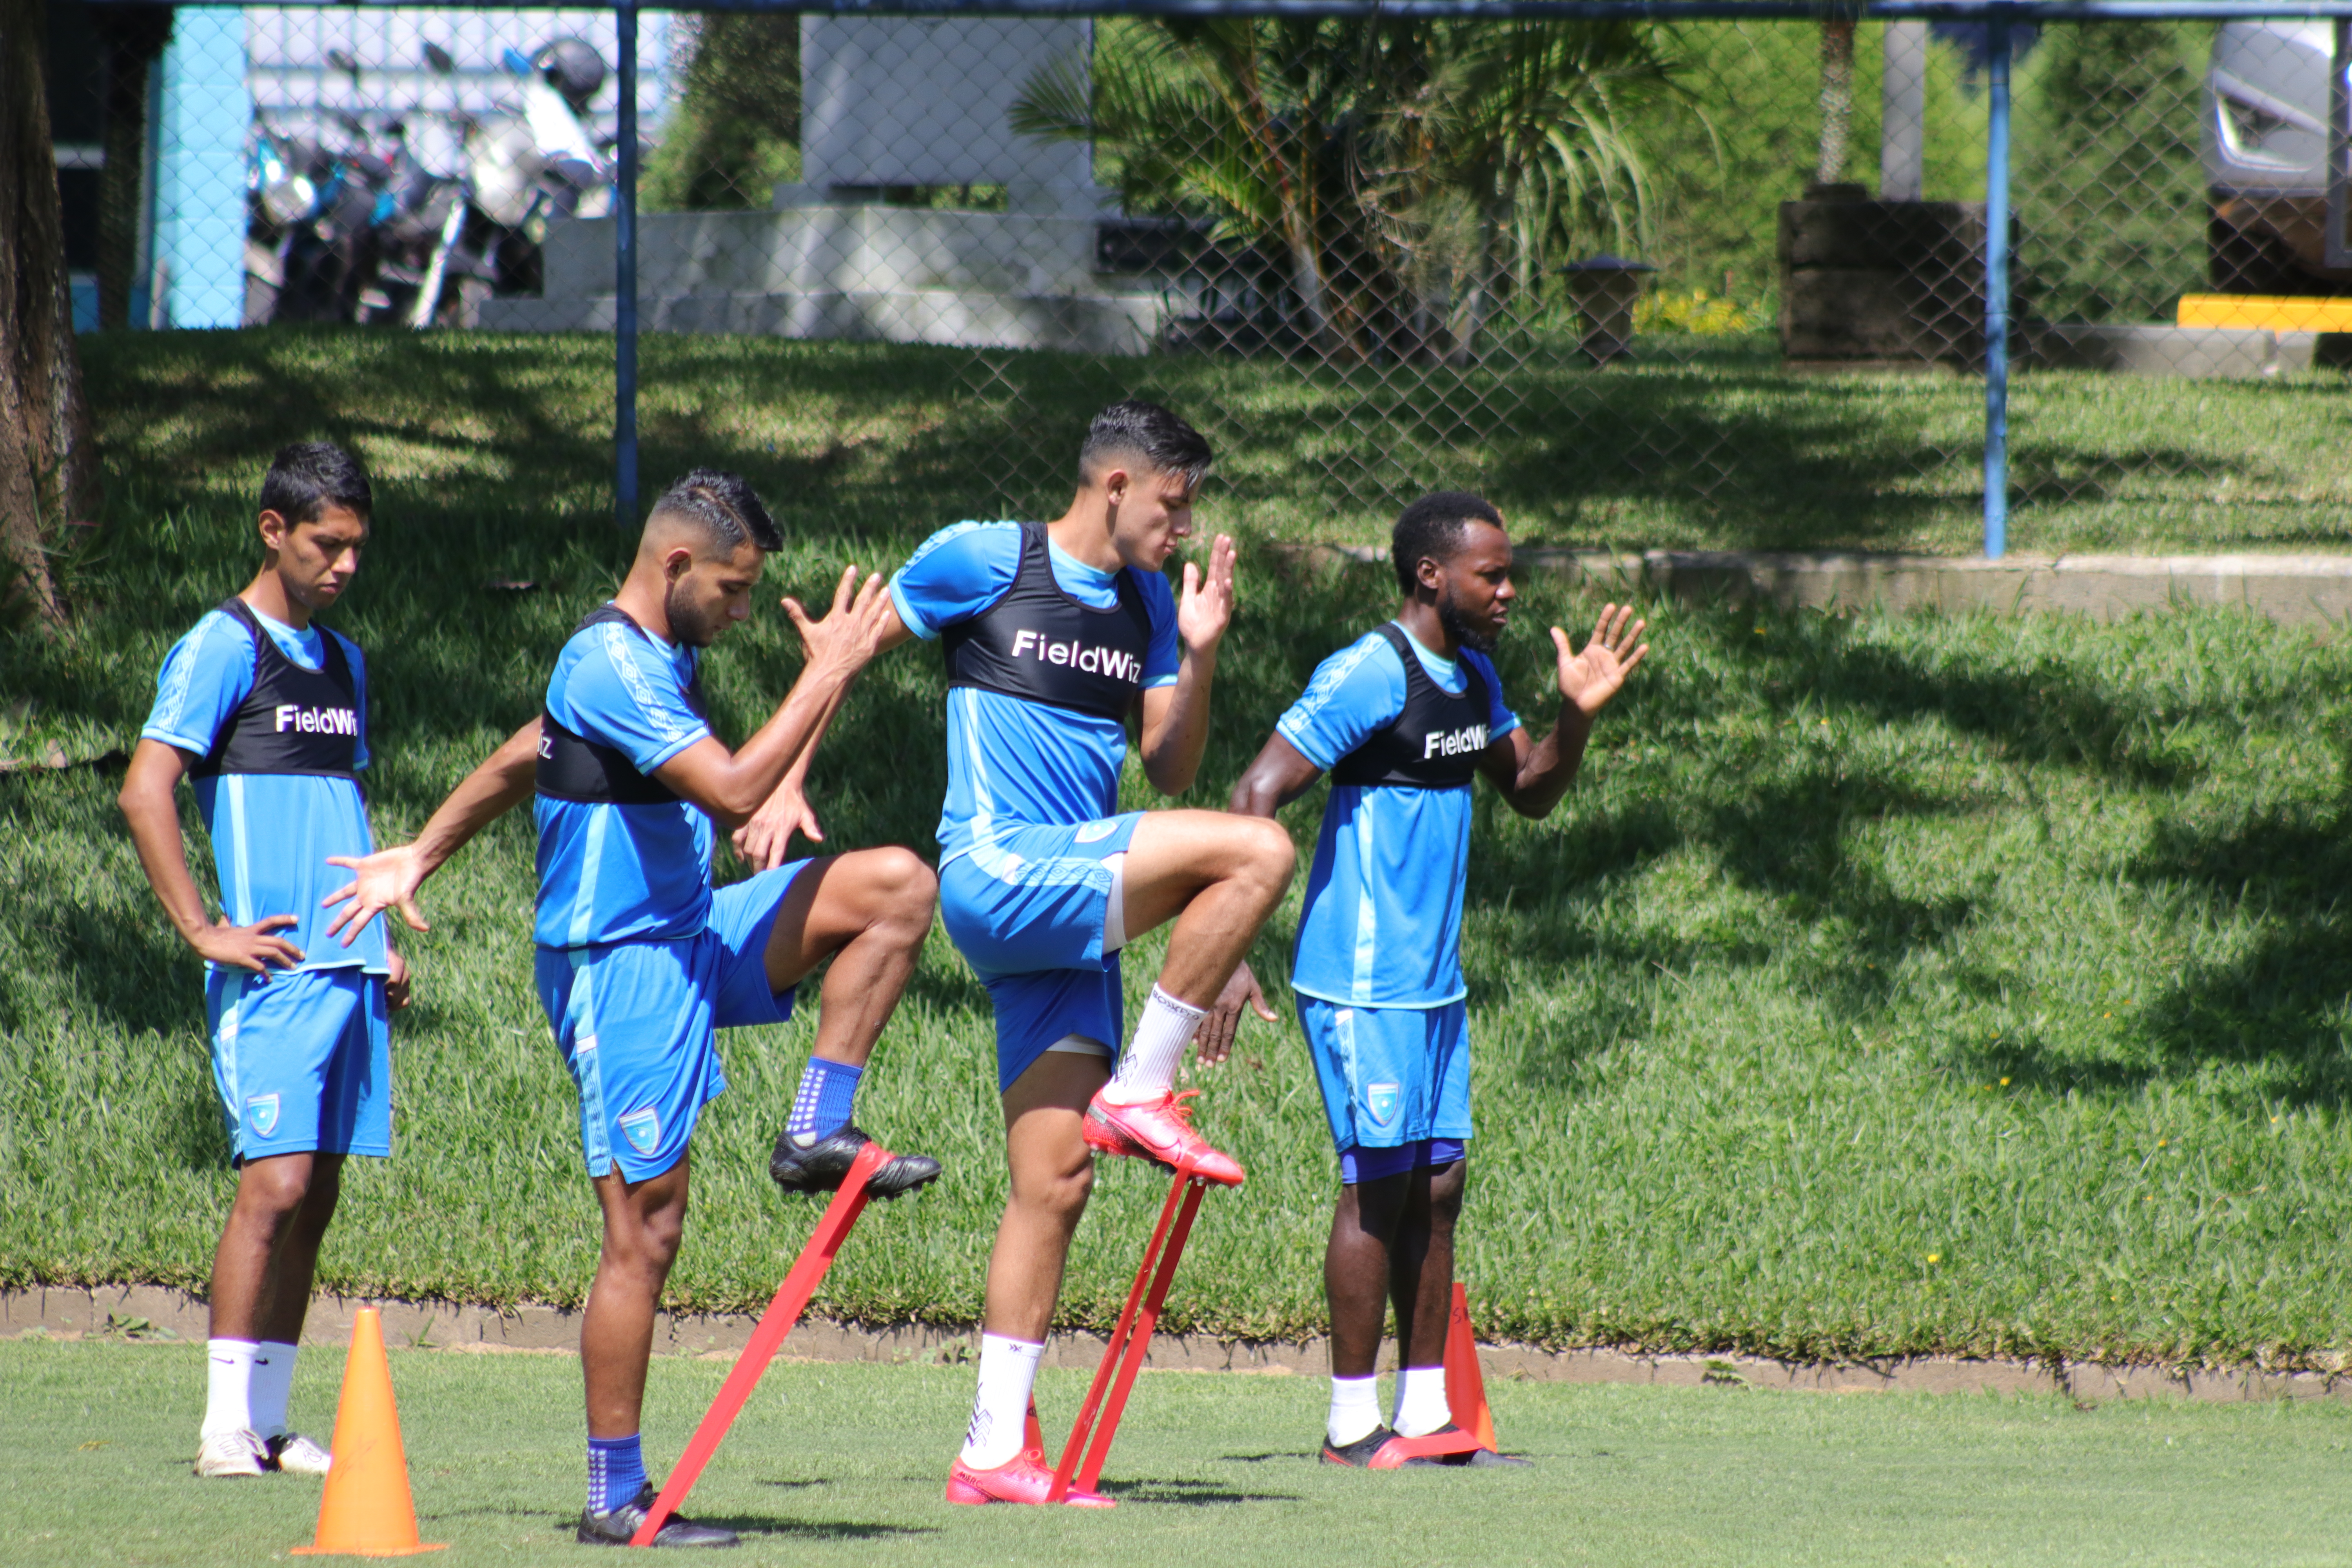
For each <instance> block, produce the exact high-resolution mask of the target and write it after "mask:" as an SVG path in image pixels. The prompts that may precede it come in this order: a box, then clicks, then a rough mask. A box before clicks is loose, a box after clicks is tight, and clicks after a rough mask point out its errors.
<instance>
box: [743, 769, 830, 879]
mask: <svg viewBox="0 0 2352 1568" xmlns="http://www.w3.org/2000/svg"><path fill="white" fill-rule="evenodd" d="M795 833H797V834H799V835H800V836H801V837H803V838H805V839H807V840H808V841H809V842H810V843H812V844H822V843H824V828H822V827H820V826H817V820H816V813H815V812H814V810H812V809H811V808H810V806H809V803H808V799H807V797H806V796H804V795H802V794H801V792H800V789H799V787H798V786H797V785H795V784H793V782H792V781H791V780H790V779H786V780H785V781H784V782H783V783H782V784H778V785H777V786H776V793H775V794H773V795H770V796H769V797H768V799H767V803H766V804H765V805H761V807H760V809H759V810H757V811H755V812H753V813H752V814H751V820H750V821H749V822H746V823H745V824H744V825H743V826H740V827H739V828H737V829H736V830H735V833H734V837H733V839H732V842H733V844H734V846H735V853H736V854H737V855H738V856H740V858H742V861H743V863H744V864H745V865H746V866H749V867H751V869H753V870H754V871H772V870H774V869H775V868H777V867H779V866H781V865H782V864H783V863H784V852H785V851H786V850H788V849H790V848H791V847H792V843H793V834H795Z"/></svg>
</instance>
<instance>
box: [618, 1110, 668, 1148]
mask: <svg viewBox="0 0 2352 1568" xmlns="http://www.w3.org/2000/svg"><path fill="white" fill-rule="evenodd" d="M620 1127H621V1136H622V1137H624V1138H626V1139H627V1140H628V1141H629V1147H630V1148H632V1149H635V1151H636V1152H638V1153H640V1154H650V1153H652V1152H654V1151H655V1150H656V1148H658V1147H660V1145H661V1114H660V1112H658V1111H656V1110H654V1108H653V1107H652V1106H650V1105H648V1106H646V1108H645V1109H644V1110H632V1111H630V1112H629V1113H628V1114H627V1115H626V1116H624V1117H622V1118H621V1121H620Z"/></svg>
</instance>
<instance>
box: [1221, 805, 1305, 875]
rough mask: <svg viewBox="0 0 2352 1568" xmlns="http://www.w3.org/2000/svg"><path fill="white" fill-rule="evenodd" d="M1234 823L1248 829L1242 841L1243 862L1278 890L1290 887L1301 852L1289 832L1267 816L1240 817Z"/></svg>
mask: <svg viewBox="0 0 2352 1568" xmlns="http://www.w3.org/2000/svg"><path fill="white" fill-rule="evenodd" d="M1234 822H1235V825H1236V826H1240V827H1242V828H1244V829H1245V831H1244V832H1243V833H1242V835H1241V840H1240V841H1241V846H1242V858H1243V863H1244V865H1246V866H1247V867H1248V868H1249V869H1251V870H1252V871H1254V872H1255V873H1256V874H1257V875H1258V876H1259V877H1261V878H1263V879H1265V880H1266V881H1267V882H1269V883H1271V884H1272V885H1273V886H1274V887H1275V888H1276V889H1277V890H1279V889H1284V888H1287V887H1288V886H1290V878H1291V873H1292V872H1294V871H1295V870H1297V866H1298V850H1297V847H1296V846H1295V845H1293V844H1292V843H1291V842H1290V834H1289V831H1288V830H1287V829H1286V828H1285V827H1284V826H1282V824H1280V823H1278V822H1276V821H1274V820H1272V819H1271V818H1268V817H1264V816H1244V817H1236V818H1235V819H1234Z"/></svg>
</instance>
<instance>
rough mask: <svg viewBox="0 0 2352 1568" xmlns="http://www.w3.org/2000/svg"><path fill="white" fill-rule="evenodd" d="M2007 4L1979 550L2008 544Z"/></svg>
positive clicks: (1999, 14)
mask: <svg viewBox="0 0 2352 1568" xmlns="http://www.w3.org/2000/svg"><path fill="white" fill-rule="evenodd" d="M2009 21H2010V18H2009V7H2008V6H2006V5H1995V6H1993V7H1992V9H1991V12H1990V16H1988V18H1987V23H1988V26H1987V27H1986V32H1987V35H1988V36H1987V37H1986V40H1985V42H1986V45H1987V47H1988V49H1989V51H1990V56H1991V58H1990V61H1989V72H1990V80H1989V87H1990V93H1989V95H1988V96H1989V100H1990V101H1989V102H1988V104H1987V108H1988V110H1990V114H1989V116H1988V123H1987V125H1986V127H1985V437H1984V552H1985V558H1986V559H1987V560H1989V561H1998V560H2000V558H2001V556H2002V555H2003V554H2004V553H2005V552H2007V551H2008V549H2009V46H2010V37H2009Z"/></svg>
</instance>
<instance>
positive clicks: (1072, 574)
mask: <svg viewBox="0 0 2352 1568" xmlns="http://www.w3.org/2000/svg"><path fill="white" fill-rule="evenodd" d="M1209 460H1210V452H1209V444H1208V443H1207V442H1206V441H1205V440H1203V439H1202V437H1201V435H1200V433H1199V432H1198V431H1196V430H1194V429H1193V428H1192V426H1190V425H1188V424H1186V423H1185V422H1184V421H1183V420H1182V419H1181V418H1179V417H1178V416H1176V415H1174V414H1172V413H1171V412H1169V411H1168V410H1167V409H1165V408H1162V407H1160V406H1159V405H1156V404H1150V403H1142V402H1126V403H1120V404H1116V405H1113V406H1111V407H1109V408H1106V409H1104V410H1103V411H1102V412H1101V413H1100V414H1098V415H1097V416H1095V419H1094V421H1093V423H1092V425H1091V426H1089V428H1088V430H1087V437H1086V441H1085V444H1084V446H1083V447H1081V448H1080V450H1079V454H1078V488H1077V492H1076V496H1075V497H1074V498H1073V499H1072V500H1071V502H1070V507H1069V510H1067V511H1066V512H1065V513H1063V515H1062V516H1061V517H1059V518H1057V519H1055V521H1052V522H1047V523H1038V522H964V523H959V524H957V525H956V526H954V527H952V528H948V529H945V530H942V531H940V532H938V533H935V534H933V535H932V536H931V537H930V538H929V539H928V540H926V541H925V542H924V543H923V544H922V546H921V548H919V550H917V551H916V552H915V554H914V556H913V558H912V559H911V560H909V561H908V563H907V564H906V566H905V567H904V568H903V569H901V570H900V571H899V573H898V575H897V576H896V577H894V578H893V579H892V580H891V584H890V598H891V610H890V616H891V622H892V624H891V625H890V626H889V627H888V629H887V631H886V632H885V633H884V635H883V646H885V647H891V646H895V645H896V644H898V643H902V642H905V641H907V640H908V639H909V638H912V637H921V638H923V639H924V640H926V641H933V640H936V641H938V642H940V644H942V645H943V647H944V648H945V651H946V654H947V665H948V677H949V686H950V690H949V692H948V726H947V731H948V794H947V802H946V805H945V808H944V810H943V812H942V813H941V816H940V915H941V918H942V919H943V920H944V921H945V922H946V925H947V928H948V934H949V935H950V936H951V937H952V938H953V939H954V940H955V943H956V946H957V948H958V949H959V950H960V951H961V952H962V953H963V955H964V957H965V959H966V960H968V961H969V962H970V963H971V966H972V968H973V969H974V970H976V971H977V972H978V973H979V974H980V977H981V979H982V983H983V984H985V985H986V986H987V988H988V994H989V997H990V1000H991V1001H992V1003H993V1004H994V1005H995V1012H996V1055H997V1087H998V1089H999V1090H1000V1092H1001V1094H1002V1097H1003V1109H1004V1127H1005V1145H1006V1156H1007V1160H1008V1163H1010V1165H1011V1168H1012V1178H1013V1180H1012V1196H1011V1199H1010V1201H1009V1202H1008V1203H1007V1204H1006V1205H1005V1210H1004V1217H1003V1222H1002V1223H1001V1224H1000V1225H999V1226H998V1227H997V1232H996V1245H995V1248H994V1250H993V1251H992V1253H991V1255H990V1257H989V1265H988V1295H987V1307H986V1312H985V1317H984V1319H983V1321H982V1329H983V1333H982V1339H981V1352H980V1387H979V1392H978V1395H977V1397H976V1399H975V1401H974V1405H973V1411H972V1418H971V1426H970V1428H969V1429H968V1431H967V1433H966V1436H965V1441H964V1446H963V1449H962V1452H961V1454H960V1455H959V1456H958V1457H957V1458H956V1460H955V1462H954V1464H953V1466H952V1468H950V1474H949V1480H948V1492H947V1495H948V1499H949V1500H950V1501H951V1502H959V1503H988V1502H1019V1503H1036V1502H1043V1501H1044V1500H1045V1492H1046V1490H1047V1489H1048V1487H1049V1486H1050V1485H1051V1483H1052V1480H1053V1477H1052V1474H1051V1472H1049V1471H1048V1470H1046V1469H1045V1467H1044V1466H1043V1465H1042V1464H1041V1463H1040V1462H1039V1458H1040V1457H1039V1456H1038V1455H1036V1454H1035V1453H1034V1451H1025V1450H1024V1445H1023V1427H1024V1417H1025V1415H1026V1414H1027V1410H1028V1405H1029V1394H1030V1389H1031V1385H1032V1384H1033V1383H1034V1380H1035V1377H1036V1373H1037V1362H1038V1358H1039V1356H1040V1355H1042V1354H1043V1353H1044V1351H1045V1329H1046V1325H1047V1324H1048V1323H1049V1322H1050V1321H1052V1318H1053V1313H1054V1302H1055V1298H1056V1297H1057V1296H1058V1294H1059V1293H1060V1290H1061V1285H1062V1272H1063V1268H1064V1265H1065V1263H1066V1260H1067V1258H1068V1256H1069V1248H1070V1238H1071V1236H1072V1235H1073V1233H1074V1232H1075V1231H1076V1228H1077V1224H1078V1218H1079V1216H1080V1215H1082V1214H1083V1213H1084V1212H1085V1211H1086V1205H1087V1194H1088V1191H1089V1190H1090V1188H1091V1186H1092V1183H1093V1179H1094V1171H1093V1163H1092V1161H1091V1159H1090V1158H1089V1155H1090V1154H1091V1153H1094V1152H1100V1153H1105V1154H1123V1155H1136V1156H1141V1157H1143V1158H1147V1159H1150V1160H1153V1161H1156V1162H1158V1163H1160V1164H1162V1165H1165V1166H1167V1167H1169V1168H1171V1169H1172V1170H1175V1171H1179V1172H1181V1173H1186V1174H1190V1175H1197V1176H1201V1177H1203V1178H1206V1179H1207V1180H1209V1181H1212V1182H1215V1183H1220V1184H1224V1185H1227V1186H1238V1185H1240V1184H1241V1182H1242V1176H1243V1173H1242V1167H1241V1166H1240V1164H1239V1163H1236V1162H1235V1161H1234V1159H1233V1158H1232V1157H1231V1156H1229V1155H1227V1154H1225V1153H1223V1152H1222V1151H1220V1150H1217V1149H1215V1148H1213V1147H1212V1146H1211V1145H1210V1144H1209V1142H1208V1141H1207V1140H1206V1139H1205V1138H1204V1137H1203V1136H1202V1134H1201V1132H1199V1131H1197V1130H1196V1129H1194V1128H1193V1127H1192V1123H1191V1120H1190V1117H1189V1114H1188V1109H1187V1107H1186V1106H1184V1105H1183V1104H1182V1103H1181V1101H1180V1100H1179V1099H1178V1098H1177V1096H1176V1095H1175V1093H1174V1087H1175V1077H1176V1071H1177V1068H1178V1065H1179V1063H1180V1060H1181V1057H1182V1055H1183V1052H1184V1049H1185V1047H1186V1046H1187V1045H1191V1044H1193V1043H1195V1037H1196V1035H1197V1037H1198V1042H1197V1043H1198V1047H1199V1055H1200V1057H1201V1058H1202V1060H1204V1061H1211V1062H1214V1061H1222V1060H1223V1058H1224V1057H1225V1055H1226V1053H1227V1051H1228V1049H1229V1048H1230V1047H1231V1045H1232V1040H1233V1031H1234V1025H1235V1023H1236V1022H1237V1017H1238V1014H1239V1011H1240V1009H1241V1007H1242V1005H1244V1002H1245V1001H1246V1002H1249V1003H1251V1004H1252V1005H1255V1008H1256V1009H1257V1011H1258V1013H1259V1014H1260V1016H1263V1017H1265V1018H1266V1019H1268V1020H1269V1021H1271V1020H1272V1018H1273V1016H1274V1015H1273V1014H1272V1013H1271V1012H1269V1011H1267V1010H1266V1007H1265V998H1264V996H1263V995H1262V994H1259V992H1258V988H1257V983H1256V981H1255V978H1254V977H1253V976H1252V975H1251V974H1250V973H1249V968H1248V966H1247V964H1245V963H1244V962H1243V955H1244V953H1245V952H1247V951H1248V948H1249V944H1250V942H1251V941H1252V940H1253V939H1254V938H1255V936H1256V935H1257V931H1258V928H1259V927H1260V926H1261V925H1263V924H1264V923H1265V918H1266V916H1267V915H1268V914H1269V913H1270V912H1271V911H1272V910H1273V909H1274V906H1275V905H1276V903H1277V902H1278V901H1280V900H1281V898H1282V895H1283V893H1284V891H1285V890H1286V889H1287V888H1288V887H1289V884H1290V875H1291V870H1292V859H1293V852H1292V849H1291V845H1290V838H1289V836H1288V835H1287V834H1286V833H1285V832H1284V831H1283V830H1282V828H1281V827H1280V826H1278V825H1276V824H1275V823H1271V822H1258V821H1252V820H1250V819H1248V818H1244V817H1237V816H1229V815H1227V814H1226V813H1223V812H1216V811H1160V812H1148V813H1147V812H1128V813H1124V814H1122V813H1120V812H1119V811H1118V779H1119V770H1120V767H1121V765H1122V763H1124V761H1125V759H1126V756H1127V748H1128V731H1127V725H1128V722H1129V720H1130V719H1133V720H1134V721H1136V722H1137V725H1138V733H1139V751H1140V752H1141V755H1142V761H1143V773H1144V776H1145V777H1146V778H1148V779H1149V780H1150V782H1151V784H1152V785H1153V787H1155V788H1157V789H1159V790H1160V792H1162V793H1163V794H1167V795H1179V794H1181V793H1182V792H1183V791H1185V790H1186V789H1189V788H1190V787H1191V786H1192V780H1193V777H1194V775H1195V774H1196V773H1197V772H1198V771H1199V768H1200V764H1201V752H1202V747H1203V745H1204V744H1205V743H1206V742H1207V740H1208V731H1209V689H1210V686H1211V683H1212V682H1213V679H1214V677H1215V674H1216V667H1217V647H1218V644H1219V642H1220V641H1221V640H1222V639H1223V637H1224V633H1225V627H1226V626H1227V625H1228V623H1229V622H1230V621H1231V619H1232V616H1233V606H1234V546H1233V542H1232V541H1231V540H1230V539H1226V538H1223V537H1220V538H1219V539H1218V540H1217V541H1216V542H1215V543H1214V544H1213V547H1212V548H1211V550H1210V552H1209V560H1208V565H1207V570H1206V571H1205V572H1204V571H1203V570H1202V568H1201V567H1199V566H1196V565H1191V564H1188V565H1186V566H1185V568H1184V574H1183V585H1182V590H1181V594H1180V593H1176V592H1171V589H1170V587H1169V584H1168V579H1167V578H1166V577H1165V576H1164V575H1163V574H1162V568H1163V567H1164V566H1165V565H1166V564H1167V563H1168V561H1169V559H1170V557H1171V555H1172V554H1173V553H1174V552H1175V550H1176V547H1177V546H1178V545H1179V544H1181V542H1183V541H1184V540H1185V539H1186V538H1187V537H1189V536H1190V535H1191V533H1192V496H1193V491H1194V490H1195V489H1198V488H1199V486H1200V483H1201V480H1202V476H1203V475H1204V474H1205V473H1206V472H1207V470H1208V467H1209ZM802 812H803V807H802V805H800V803H799V800H798V797H797V795H796V793H795V792H794V790H793V789H789V788H788V789H787V790H785V791H783V792H782V793H781V794H780V795H779V797H778V798H777V800H776V801H775V802H773V803H772V806H771V807H770V808H764V809H763V812H762V817H763V818H764V819H765V820H763V821H760V822H755V824H754V825H753V830H754V831H755V832H757V833H759V834H761V835H763V836H767V837H763V839H762V842H763V843H764V844H765V846H766V848H765V852H766V853H767V854H768V855H770V856H771V857H772V856H773V855H776V854H779V853H781V849H782V846H781V844H778V843H775V842H773V837H775V836H782V837H789V836H790V832H791V829H792V827H793V826H794V825H795V824H796V823H797V822H798V821H799V820H800V819H801V814H802ZM1171 920H1172V921H1175V930H1174V931H1173V932H1172V933H1171V936H1170V938H1169V942H1168V956H1167V959H1166V961H1165V962H1164V963H1162V964H1161V966H1160V977H1159V984H1157V985H1155V986H1154V987H1153V988H1152V991H1151V996H1150V1001H1149V1002H1147V1003H1146V1004H1145V1005H1144V1009H1143V1016H1142V1017H1141V1018H1139V1020H1138V1021H1137V1023H1136V1026H1135V1031H1134V1033H1133V1034H1132V1035H1130V1036H1128V1037H1127V1042H1126V1048H1125V1049H1124V1050H1123V1051H1122V1050H1119V1049H1118V1044H1119V1040H1120V1037H1121V1034H1122V1029H1121V1025H1122V1023H1123V1016H1122V1015H1123V1011H1124V1009H1123V995H1122V993H1121V990H1120V982H1119V964H1118V954H1119V950H1120V949H1121V948H1122V947H1123V946H1125V945H1126V943H1128V942H1130V941H1132V940H1133V939H1134V938H1136V937H1138V936H1140V935H1142V934H1143V933H1144V932H1145V931H1150V930H1151V929H1152V928H1154V927H1156V926H1159V925H1161V924H1164V923H1166V922H1167V921H1171ZM1204 1019H1205V1020H1207V1026H1206V1027H1204V1026H1203V1021H1204ZM1114 1057H1116V1065H1115V1066H1114ZM1073 1500H1074V1501H1078V1502H1081V1503H1085V1504H1087V1505H1091V1506H1108V1501H1107V1500H1105V1499H1102V1498H1100V1497H1097V1496H1094V1495H1093V1494H1073Z"/></svg>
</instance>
